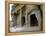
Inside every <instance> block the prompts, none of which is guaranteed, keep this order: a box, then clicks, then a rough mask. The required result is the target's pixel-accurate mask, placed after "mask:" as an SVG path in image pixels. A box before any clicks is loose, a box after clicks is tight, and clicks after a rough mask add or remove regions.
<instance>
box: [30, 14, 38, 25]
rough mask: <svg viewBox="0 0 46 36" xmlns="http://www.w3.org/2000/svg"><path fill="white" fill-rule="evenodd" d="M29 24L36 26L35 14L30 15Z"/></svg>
mask: <svg viewBox="0 0 46 36" xmlns="http://www.w3.org/2000/svg"><path fill="white" fill-rule="evenodd" d="M30 26H38V21H37V18H36V16H35V14H32V15H30Z"/></svg>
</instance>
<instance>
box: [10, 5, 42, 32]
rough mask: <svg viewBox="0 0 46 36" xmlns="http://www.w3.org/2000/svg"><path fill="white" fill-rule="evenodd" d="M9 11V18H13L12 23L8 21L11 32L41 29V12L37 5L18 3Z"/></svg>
mask: <svg viewBox="0 0 46 36" xmlns="http://www.w3.org/2000/svg"><path fill="white" fill-rule="evenodd" d="M13 6H14V5H13ZM14 7H15V6H14ZM18 10H19V11H18ZM13 12H14V13H13ZM11 13H12V14H11V18H13V19H12V21H13V23H12V22H11V23H10V25H12V27H10V31H11V32H20V31H22V32H24V31H40V30H41V12H40V9H39V8H38V5H18V6H16V7H15V8H14V9H13V8H12V11H11ZM14 14H15V15H14ZM13 15H14V16H13ZM13 25H14V26H13Z"/></svg>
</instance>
